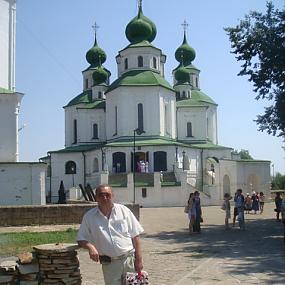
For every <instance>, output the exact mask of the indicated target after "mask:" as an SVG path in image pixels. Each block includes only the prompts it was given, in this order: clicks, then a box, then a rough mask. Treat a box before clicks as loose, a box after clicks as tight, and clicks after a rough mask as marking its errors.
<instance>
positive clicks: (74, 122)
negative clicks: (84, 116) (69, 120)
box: [73, 120, 77, 143]
mask: <svg viewBox="0 0 285 285" xmlns="http://www.w3.org/2000/svg"><path fill="white" fill-rule="evenodd" d="M73 143H77V120H73Z"/></svg>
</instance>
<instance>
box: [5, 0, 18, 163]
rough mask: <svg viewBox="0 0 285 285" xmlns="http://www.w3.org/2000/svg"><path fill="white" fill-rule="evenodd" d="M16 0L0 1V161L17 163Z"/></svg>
mask: <svg viewBox="0 0 285 285" xmlns="http://www.w3.org/2000/svg"><path fill="white" fill-rule="evenodd" d="M15 50H16V0H0V162H17V161H18V159H19V154H18V114H19V109H20V103H21V100H22V97H23V94H21V93H18V92H15V89H16V87H15Z"/></svg>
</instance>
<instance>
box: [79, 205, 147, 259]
mask: <svg viewBox="0 0 285 285" xmlns="http://www.w3.org/2000/svg"><path fill="white" fill-rule="evenodd" d="M143 231H144V230H143V227H142V226H141V225H140V223H139V222H138V220H137V219H136V217H135V216H134V214H133V213H132V211H131V210H130V209H129V208H127V207H126V206H124V205H120V204H114V206H113V209H112V212H111V215H110V218H109V219H108V218H107V217H105V216H104V215H103V214H102V212H101V211H100V210H99V208H98V207H95V208H93V209H91V210H89V211H88V212H87V213H86V214H85V215H84V216H83V219H82V223H81V225H80V228H79V231H78V234H77V241H80V240H85V241H88V242H90V243H92V244H94V245H95V247H96V249H97V250H98V252H99V254H100V255H108V256H111V257H115V256H119V255H122V254H124V253H126V252H128V251H130V250H132V249H133V244H132V238H133V237H135V236H137V235H139V234H141V233H142V232H143Z"/></svg>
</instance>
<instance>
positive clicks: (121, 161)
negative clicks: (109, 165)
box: [113, 152, 126, 173]
mask: <svg viewBox="0 0 285 285" xmlns="http://www.w3.org/2000/svg"><path fill="white" fill-rule="evenodd" d="M113 172H114V173H122V172H126V154H125V153H124V152H114V153H113Z"/></svg>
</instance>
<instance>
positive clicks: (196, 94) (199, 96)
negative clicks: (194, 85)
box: [176, 89, 217, 108]
mask: <svg viewBox="0 0 285 285" xmlns="http://www.w3.org/2000/svg"><path fill="white" fill-rule="evenodd" d="M209 104H211V105H217V103H215V101H213V100H212V99H211V98H210V97H209V96H208V95H206V94H205V93H203V92H202V91H200V90H195V89H194V90H191V98H190V99H185V100H180V101H177V102H176V107H177V108H187V107H195V106H196V107H200V106H208V105H209Z"/></svg>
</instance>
